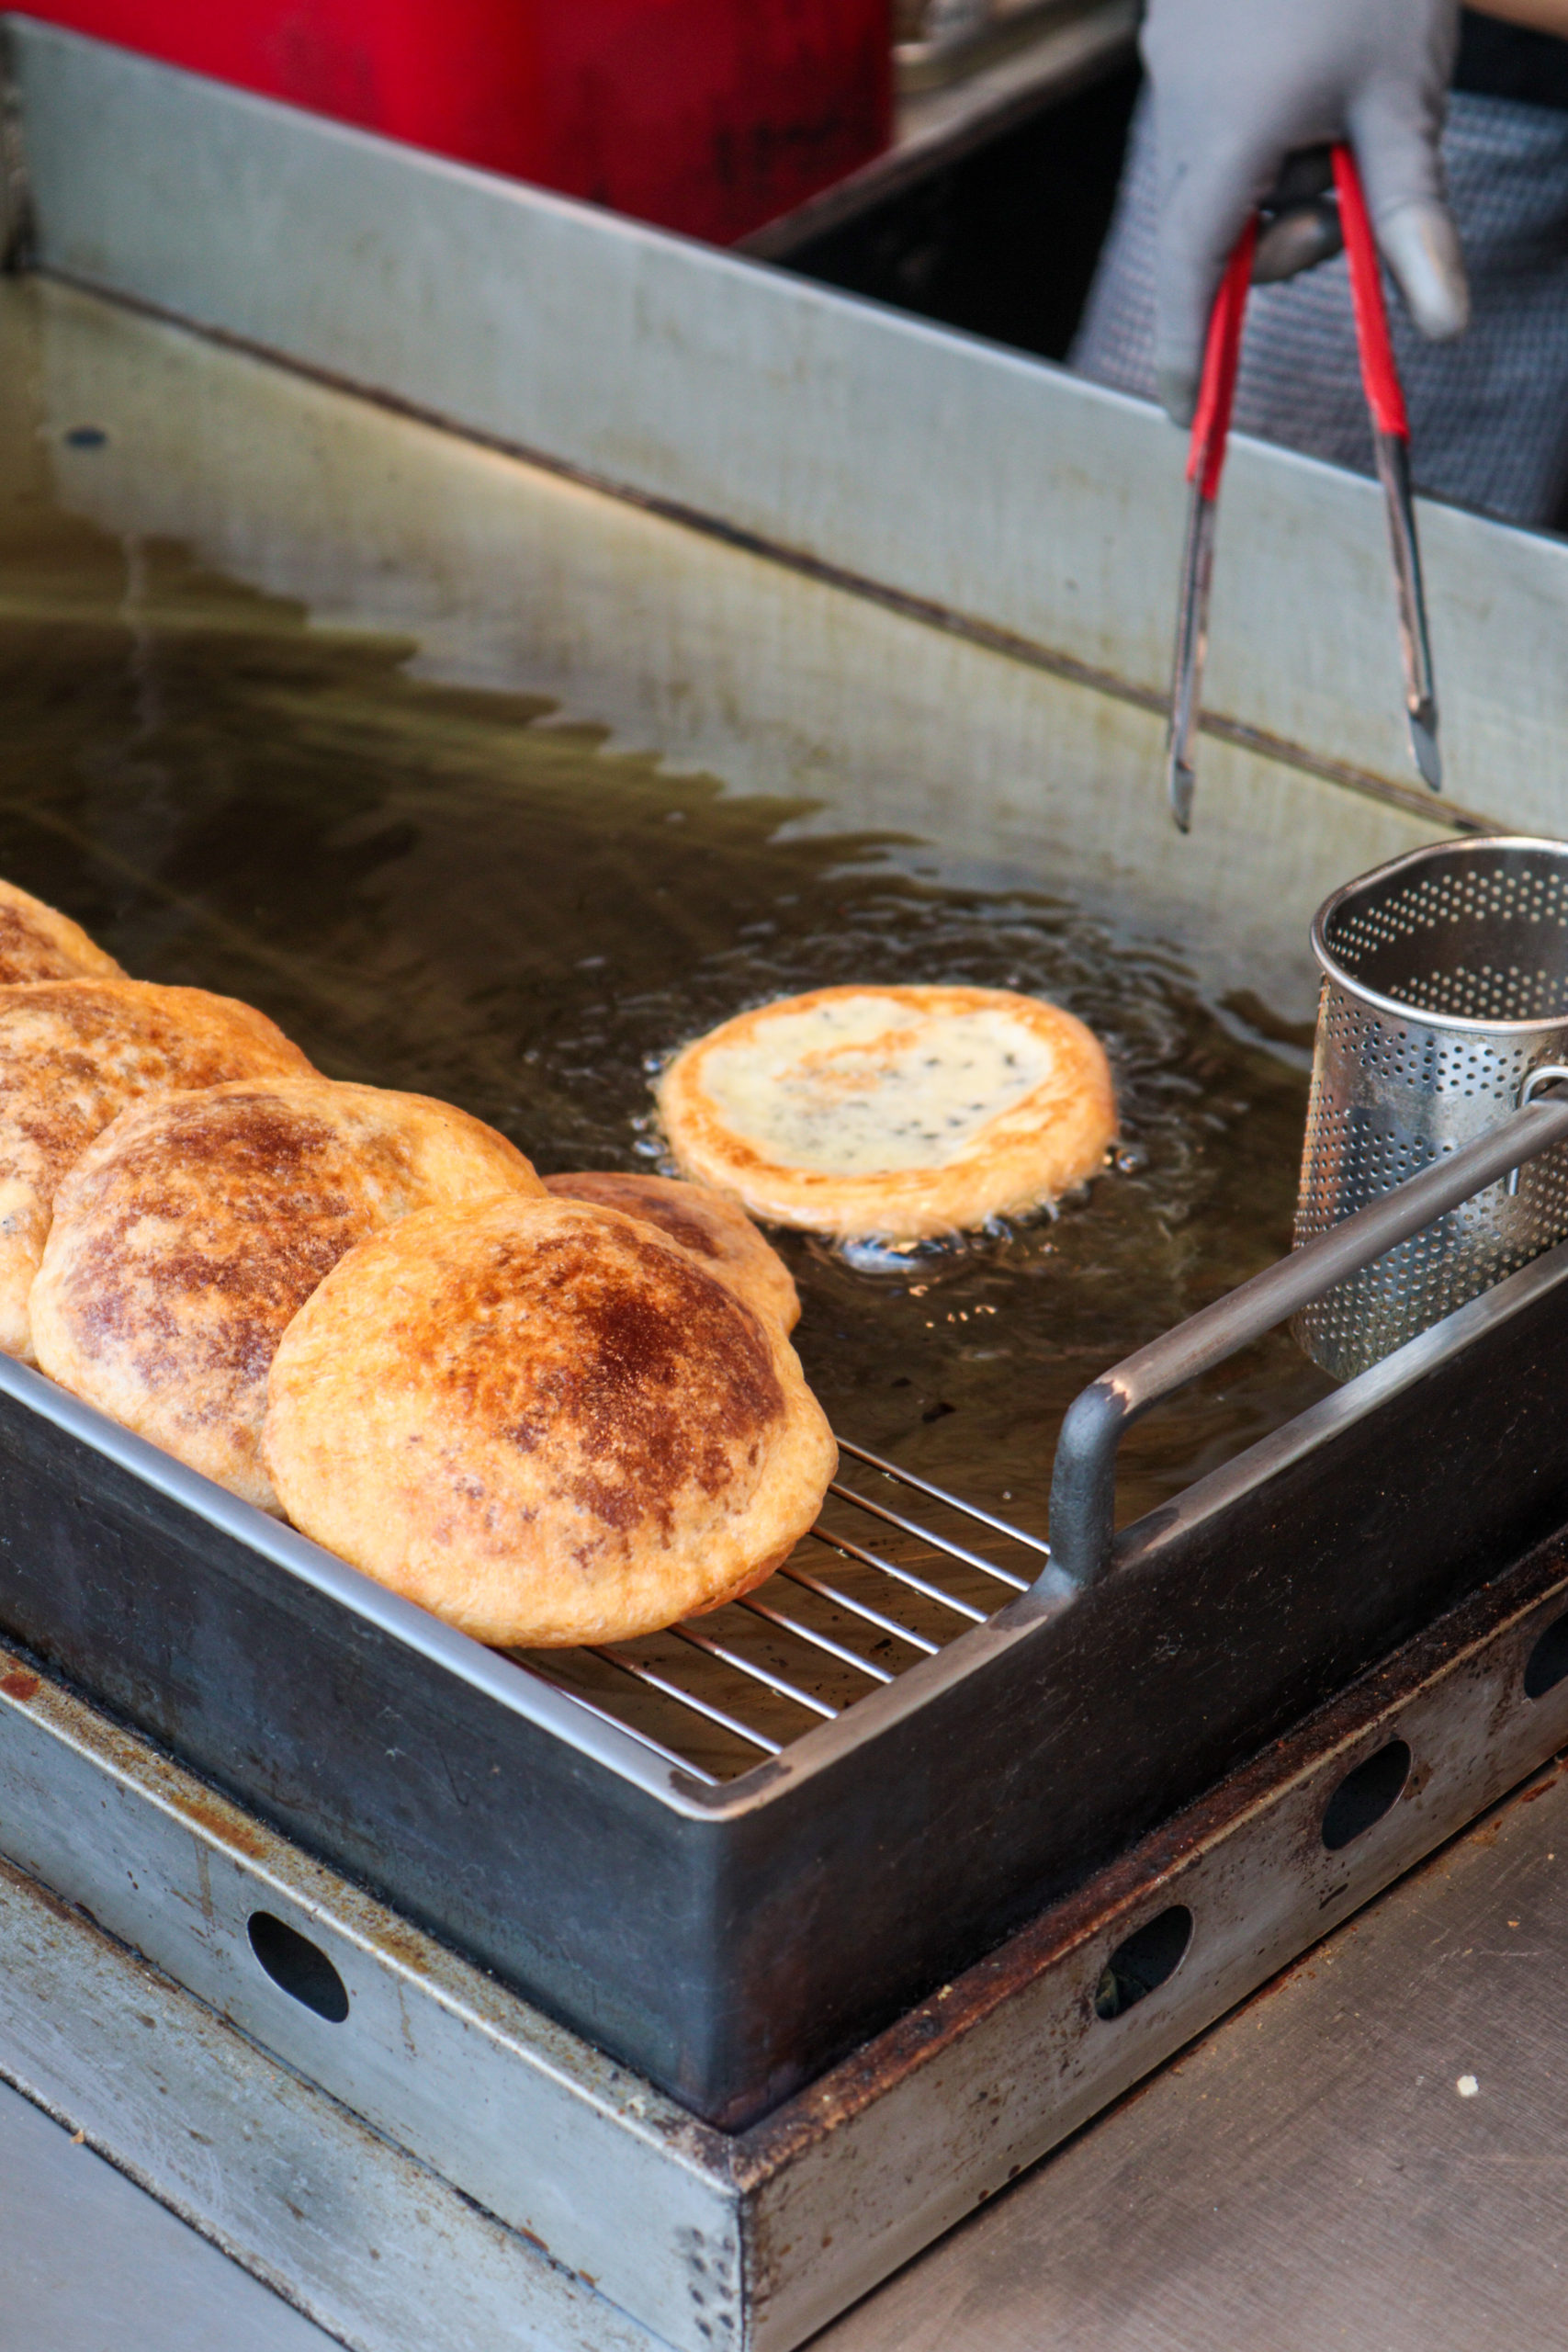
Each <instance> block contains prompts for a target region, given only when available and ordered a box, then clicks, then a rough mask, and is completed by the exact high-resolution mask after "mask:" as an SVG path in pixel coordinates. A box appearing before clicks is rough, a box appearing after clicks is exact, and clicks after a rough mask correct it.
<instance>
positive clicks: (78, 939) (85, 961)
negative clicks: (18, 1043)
mask: <svg viewBox="0 0 1568 2352" xmlns="http://www.w3.org/2000/svg"><path fill="white" fill-rule="evenodd" d="M112 978H124V975H123V973H121V971H120V967H119V966H118V964H117V963H116V962H115V960H114V957H113V956H106V955H105V953H104V951H103V949H102V948H101V947H100V946H99V945H98V944H97V943H96V940H92V939H89V938H88V936H87V934H86V933H85V931H84V930H83V929H82V926H81V924H80V923H74V922H72V920H71V918H70V916H69V915H62V913H61V911H60V910H59V908H58V907H51V906H46V905H45V904H44V901H43V900H42V899H35V898H34V897H33V895H32V893H31V892H30V891H28V890H19V889H18V888H17V886H16V884H15V883H14V882H0V988H15V987H17V985H18V984H21V983H25V982H27V981H28V980H91V979H112Z"/></svg>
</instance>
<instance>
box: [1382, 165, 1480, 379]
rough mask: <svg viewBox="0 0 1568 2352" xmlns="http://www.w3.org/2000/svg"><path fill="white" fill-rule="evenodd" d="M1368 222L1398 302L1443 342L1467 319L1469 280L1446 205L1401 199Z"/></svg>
mask: <svg viewBox="0 0 1568 2352" xmlns="http://www.w3.org/2000/svg"><path fill="white" fill-rule="evenodd" d="M1372 225H1373V227H1374V229H1375V230H1376V232H1377V240H1378V244H1379V247H1380V249H1381V250H1382V257H1383V259H1384V260H1385V261H1386V262H1387V264H1388V266H1389V267H1390V269H1391V270H1392V271H1393V278H1394V283H1395V285H1396V286H1397V287H1398V288H1399V290H1400V292H1401V293H1402V294H1403V295H1404V306H1405V308H1406V310H1407V311H1409V313H1410V315H1411V317H1412V318H1413V319H1414V320H1415V322H1416V325H1417V326H1418V327H1419V328H1420V330H1421V332H1422V334H1424V335H1428V336H1430V338H1431V340H1432V341H1433V342H1434V343H1447V342H1449V341H1450V339H1451V338H1452V337H1453V336H1454V335H1456V334H1463V333H1464V331H1465V329H1466V327H1467V326H1468V325H1469V324H1470V284H1469V281H1468V279H1467V278H1466V277H1465V274H1464V255H1463V254H1461V251H1460V243H1459V232H1458V231H1457V230H1456V229H1455V227H1454V224H1453V215H1452V214H1451V213H1450V210H1449V209H1448V206H1447V205H1446V204H1442V203H1439V202H1438V201H1436V200H1435V199H1433V198H1417V199H1416V201H1415V202H1414V203H1412V204H1402V205H1401V206H1400V207H1399V208H1398V209H1397V210H1396V211H1393V212H1388V213H1385V214H1384V215H1383V216H1382V219H1381V220H1379V219H1378V218H1377V217H1376V215H1374V216H1373V221H1372Z"/></svg>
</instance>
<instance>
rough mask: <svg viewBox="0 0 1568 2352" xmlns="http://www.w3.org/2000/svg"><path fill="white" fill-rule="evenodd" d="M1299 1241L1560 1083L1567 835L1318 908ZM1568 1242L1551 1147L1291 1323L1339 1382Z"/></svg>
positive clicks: (1413, 855)
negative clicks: (1317, 985) (1318, 984)
mask: <svg viewBox="0 0 1568 2352" xmlns="http://www.w3.org/2000/svg"><path fill="white" fill-rule="evenodd" d="M1312 944H1313V949H1314V954H1315V955H1316V956H1317V959H1318V962H1319V963H1320V964H1321V965H1322V967H1323V976H1324V977H1323V993H1322V997H1321V999H1320V1001H1319V1004H1318V1015H1317V1043H1316V1049H1315V1052H1314V1058H1313V1073H1312V1096H1311V1101H1310V1103H1309V1104H1308V1109H1307V1125H1306V1143H1305V1148H1304V1150H1303V1158H1302V1180H1301V1193H1300V1196H1299V1199H1298V1202H1297V1205H1296V1233H1295V1238H1296V1246H1297V1248H1298V1249H1299V1248H1300V1247H1301V1245H1302V1243H1303V1242H1304V1241H1310V1240H1312V1239H1313V1238H1314V1237H1315V1236H1316V1235H1318V1234H1320V1233H1324V1232H1326V1231H1327V1229H1328V1227H1330V1226H1332V1225H1337V1223H1338V1222H1339V1220H1340V1219H1341V1218H1342V1217H1346V1216H1349V1215H1350V1214H1351V1212H1352V1211H1353V1210H1356V1209H1359V1208H1362V1207H1364V1206H1365V1204H1367V1203H1368V1202H1369V1201H1371V1200H1372V1199H1374V1198H1375V1197H1376V1196H1377V1195H1378V1194H1379V1193H1386V1192H1387V1191H1388V1190H1389V1189H1390V1188H1391V1187H1392V1186H1393V1185H1395V1184H1399V1183H1403V1182H1404V1180H1405V1179H1406V1178H1407V1177H1410V1176H1415V1175H1417V1174H1419V1172H1420V1170H1422V1169H1423V1168H1428V1167H1430V1166H1431V1165H1432V1164H1433V1162H1434V1161H1436V1160H1438V1159H1442V1158H1443V1157H1444V1156H1445V1155H1446V1154H1448V1153H1450V1152H1453V1151H1457V1150H1458V1149H1459V1148H1461V1146H1462V1145H1464V1144H1467V1143H1472V1142H1474V1141H1475V1140H1476V1139H1477V1138H1478V1137H1479V1136H1483V1135H1484V1134H1485V1133H1486V1132H1487V1130H1488V1129H1489V1128H1492V1127H1495V1126H1496V1125H1498V1124H1499V1123H1500V1122H1501V1121H1502V1120H1503V1119H1505V1118H1506V1117H1507V1115H1508V1114H1509V1113H1510V1112H1513V1111H1516V1110H1517V1109H1518V1108H1519V1107H1520V1105H1521V1103H1525V1102H1527V1101H1529V1099H1530V1096H1531V1094H1532V1092H1533V1091H1535V1090H1536V1089H1537V1088H1539V1087H1540V1086H1542V1085H1544V1084H1546V1083H1547V1082H1548V1081H1549V1080H1551V1079H1559V1078H1562V1077H1564V1076H1568V1068H1565V1067H1564V1066H1565V1065H1568V842H1554V841H1533V840H1530V839H1529V838H1526V837H1514V836H1500V835H1494V836H1487V837H1483V838H1481V839H1477V840H1473V841H1462V842H1436V843H1434V844H1433V845H1432V846H1431V847H1430V848H1427V849H1418V850H1412V851H1411V852H1410V854H1408V855H1407V856H1405V857H1399V858H1395V859H1393V862H1392V863H1391V864H1390V865H1380V866H1379V867H1377V869H1376V870H1375V871H1374V872H1373V873H1371V874H1364V875H1362V876H1360V878H1359V880H1358V881H1355V882H1349V883H1347V884H1346V886H1345V888H1343V889H1342V890H1337V891H1336V892H1335V894H1334V896H1333V898H1331V899H1328V900H1327V901H1326V902H1325V904H1324V906H1322V907H1321V908H1320V909H1319V910H1318V913H1317V916H1316V919H1315V920H1314V923H1313V927H1312ZM1564 1238H1568V1146H1559V1147H1558V1148H1555V1149H1553V1150H1551V1151H1548V1152H1546V1153H1543V1154H1542V1155H1541V1157H1540V1159H1534V1160H1532V1161H1530V1162H1529V1164H1528V1165H1527V1166H1526V1167H1525V1168H1523V1169H1522V1170H1519V1171H1518V1173H1517V1180H1515V1184H1514V1189H1510V1186H1509V1185H1508V1184H1507V1183H1496V1184H1493V1185H1491V1186H1490V1187H1489V1188H1488V1189H1487V1190H1486V1191H1485V1192H1483V1193H1477V1194H1476V1195H1475V1196H1474V1198H1473V1199H1472V1200H1469V1201H1466V1202H1465V1203H1463V1204H1462V1205H1461V1207H1459V1208H1457V1209H1454V1210H1451V1211H1450V1213H1449V1214H1448V1215H1447V1216H1441V1217H1438V1219H1437V1220H1436V1222H1435V1223H1433V1224H1431V1225H1429V1226H1427V1227H1425V1229H1424V1230H1423V1231H1422V1232H1420V1233H1417V1234H1416V1236H1415V1237H1414V1238H1413V1239H1411V1240H1409V1241H1405V1242H1402V1243H1401V1244H1400V1246H1399V1247H1398V1248H1397V1249H1395V1250H1389V1251H1388V1252H1387V1253H1386V1255H1385V1256H1383V1257H1382V1258H1379V1259H1377V1260H1376V1261H1374V1263H1373V1264H1371V1266H1369V1267H1368V1268H1367V1269H1366V1270H1365V1272H1361V1273H1359V1274H1355V1275H1352V1276H1351V1277H1350V1278H1349V1279H1348V1281H1346V1282H1342V1283H1338V1284H1337V1285H1336V1287H1335V1288H1334V1289H1332V1290H1330V1291H1328V1292H1326V1293H1325V1295H1324V1296H1323V1297H1322V1298H1320V1299H1317V1300H1315V1301H1314V1303H1313V1304H1312V1305H1311V1306H1308V1307H1306V1308H1304V1309H1303V1312H1302V1313H1301V1314H1300V1315H1299V1316H1298V1317H1296V1319H1295V1321H1294V1322H1293V1323H1292V1327H1291V1328H1292V1330H1293V1331H1294V1333H1295V1336H1296V1338H1297V1339H1298V1340H1299V1341H1300V1342H1301V1344H1302V1346H1303V1348H1304V1349H1305V1350H1306V1352H1307V1353H1308V1355H1310V1356H1311V1357H1313V1359H1314V1361H1315V1362H1316V1363H1320V1364H1321V1365H1322V1366H1323V1368H1324V1370H1325V1372H1329V1373H1332V1374H1334V1375H1335V1376H1336V1377H1337V1378H1338V1379H1342V1380H1343V1379H1348V1377H1349V1376H1350V1375H1351V1374H1353V1373H1358V1372H1364V1371H1365V1370H1366V1369H1367V1367H1368V1365H1369V1364H1373V1363H1378V1362H1380V1361H1381V1359H1382V1357H1384V1356H1386V1355H1388V1354H1390V1353H1392V1351H1393V1350H1394V1349H1395V1348H1397V1347H1400V1346H1402V1345H1403V1344H1404V1341H1405V1340H1410V1339H1414V1338H1415V1336H1416V1333H1417V1332H1418V1331H1424V1330H1426V1329H1427V1328H1428V1327H1429V1326H1430V1325H1431V1324H1433V1323H1437V1322H1440V1321H1441V1319H1442V1317H1444V1316H1445V1315H1450V1314H1451V1313H1452V1312H1453V1310H1454V1308H1455V1307H1457V1306H1463V1305H1464V1303H1465V1301H1466V1300H1467V1299H1471V1298H1474V1297H1476V1296H1478V1295H1479V1294H1480V1293H1481V1292H1482V1291H1484V1290H1488V1289H1490V1288H1491V1286H1492V1284H1493V1283H1496V1282H1500V1281H1501V1280H1502V1278H1503V1277H1504V1275H1506V1274H1510V1273H1513V1272H1516V1271H1517V1269H1518V1268H1519V1267H1520V1266H1523V1265H1525V1264H1526V1263H1528V1261H1529V1260H1530V1259H1531V1258H1534V1257H1537V1256H1539V1255H1540V1251H1541V1250H1547V1249H1550V1248H1551V1245H1552V1244H1553V1243H1554V1242H1557V1241H1561V1240H1562V1239H1564Z"/></svg>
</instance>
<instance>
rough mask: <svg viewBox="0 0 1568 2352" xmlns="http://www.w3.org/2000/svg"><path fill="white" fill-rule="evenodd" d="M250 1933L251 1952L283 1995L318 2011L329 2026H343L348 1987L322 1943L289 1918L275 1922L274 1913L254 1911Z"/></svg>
mask: <svg viewBox="0 0 1568 2352" xmlns="http://www.w3.org/2000/svg"><path fill="white" fill-rule="evenodd" d="M246 1932H247V1934H248V1935H249V1937H250V1939H251V1950H252V1951H254V1954H255V1956H256V1958H257V1959H258V1960H259V1961H260V1962H261V1964H262V1966H263V1967H264V1968H265V1971H266V1973H267V1974H268V1975H269V1976H270V1977H271V1979H272V1981H273V1983H274V1984H275V1985H276V1986H277V1987H278V1989H279V1991H280V1992H284V1993H287V1994H288V1997H289V1999H290V2000H291V2001H299V2002H302V2003H303V2005H304V2007H306V2008H308V2009H314V2010H315V2012H316V2015H317V2016H318V2017H319V2018H326V2020H327V2023H328V2024H329V2025H341V2024H342V2023H343V2021H344V2018H345V2017H347V2015H348V1988H347V1986H346V1985H344V1981H343V1978H342V1977H341V1976H340V1975H339V1974H338V1973H337V1970H336V1969H335V1968H334V1967H333V1964H332V1962H331V1961H330V1960H329V1959H328V1958H327V1956H326V1953H325V1952H324V1951H322V1950H321V1946H320V1944H313V1943H312V1942H311V1941H310V1937H309V1936H302V1935H301V1934H300V1933H299V1928H291V1927H290V1926H289V1925H288V1920H287V1919H275V1918H274V1917H273V1916H272V1913H271V1912H270V1911H253V1912H252V1913H251V1916H250V1919H249V1922H248V1924H247V1928H246Z"/></svg>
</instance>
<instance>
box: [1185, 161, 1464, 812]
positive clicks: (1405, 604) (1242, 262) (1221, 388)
mask: <svg viewBox="0 0 1568 2352" xmlns="http://www.w3.org/2000/svg"><path fill="white" fill-rule="evenodd" d="M1333 159H1334V185H1335V189H1336V191H1337V195H1338V198H1339V221H1340V228H1341V232H1342V233H1343V236H1344V240H1345V251H1346V255H1347V258H1348V262H1349V267H1350V300H1351V307H1352V309H1353V310H1354V311H1355V317H1356V345H1357V350H1358V352H1359V356H1360V363H1361V382H1362V385H1363V387H1364V389H1365V391H1366V395H1367V406H1368V408H1369V409H1370V410H1371V423H1372V445H1373V447H1374V449H1375V451H1376V455H1377V469H1378V479H1379V481H1381V482H1382V487H1383V496H1384V498H1385V500H1386V501H1387V505H1388V533H1389V543H1390V547H1391V548H1392V551H1393V577H1394V590H1395V594H1396V596H1397V599H1398V606H1399V642H1400V650H1401V653H1402V654H1403V656H1404V707H1405V713H1406V716H1407V718H1408V719H1409V724H1410V750H1411V753H1412V756H1413V757H1414V759H1415V762H1416V766H1417V768H1418V769H1419V770H1420V772H1421V774H1422V775H1423V776H1424V777H1425V778H1426V781H1427V784H1429V785H1430V786H1431V787H1432V790H1433V791H1434V792H1440V791H1441V790H1442V788H1443V769H1442V762H1441V760H1440V759H1439V757H1438V706H1437V699H1436V696H1435V695H1434V693H1433V690H1432V654H1431V648H1430V646H1429V644H1428V642H1427V605H1426V599H1425V596H1424V595H1423V594H1422V588H1421V556H1420V550H1419V548H1417V546H1416V514H1415V509H1414V507H1413V505H1412V503H1411V497H1410V424H1409V420H1408V418H1407V417H1406V415H1405V412H1404V392H1403V391H1402V390H1401V389H1400V383H1399V373H1398V370H1397V369H1396V368H1395V366H1394V362H1393V344H1392V343H1391V341H1390V339H1389V332H1388V312H1387V310H1386V309H1385V307H1384V304H1383V292H1382V271H1381V268H1380V266H1379V263H1378V254H1377V247H1376V244H1375V243H1373V239H1372V228H1371V220H1369V219H1368V217H1367V199H1366V197H1365V195H1364V194H1363V192H1362V188H1361V175H1360V174H1359V172H1358V170H1357V169H1356V162H1355V158H1354V156H1353V155H1352V154H1351V153H1350V150H1349V148H1348V147H1347V146H1343V145H1340V146H1337V147H1336V148H1335V149H1334V151H1333ZM1257 244H1258V215H1257V214H1256V213H1254V214H1253V215H1252V218H1251V219H1250V220H1248V222H1247V226H1246V228H1245V229H1244V230H1243V231H1242V232H1241V236H1240V238H1239V239H1238V241H1237V243H1236V248H1235V252H1234V253H1233V254H1232V255H1231V257H1230V261H1229V264H1228V265H1227V266H1226V269H1225V274H1224V278H1223V279H1222V280H1221V284H1220V290H1219V293H1218V295H1217V296H1216V298H1215V300H1214V307H1213V311H1212V312H1211V314H1210V318H1209V336H1208V342H1207V344H1206V345H1205V346H1204V351H1203V376H1202V382H1201V387H1200V390H1199V394H1198V410H1197V414H1196V415H1195V416H1194V417H1193V420H1192V441H1191V446H1190V449H1189V452H1188V458H1187V479H1188V481H1190V483H1191V485H1192V501H1191V504H1190V508H1189V510H1188V518H1187V546H1186V551H1185V554H1184V555H1183V558H1182V569H1181V604H1180V607H1179V613H1178V616H1177V624H1176V665H1175V670H1174V673H1173V675H1172V679H1171V688H1170V730H1169V733H1168V737H1167V741H1166V788H1167V790H1168V792H1169V795H1170V808H1171V814H1172V815H1173V816H1174V818H1175V819H1176V821H1177V824H1178V825H1179V827H1180V829H1181V831H1183V832H1184V833H1185V832H1186V831H1189V829H1190V826H1191V823H1192V790H1193V786H1194V784H1195V782H1196V777H1195V776H1194V774H1193V768H1192V750H1193V738H1194V736H1195V735H1196V733H1197V729H1198V709H1199V700H1200V697H1201V694H1202V688H1203V657H1204V654H1205V652H1206V651H1207V649H1208V637H1209V586H1210V582H1211V580H1212V579H1213V569H1214V516H1215V512H1216V508H1217V504H1218V501H1219V494H1220V476H1221V474H1222V472H1223V471H1224V462H1225V446H1226V442H1227V440H1228V438H1229V435H1230V422H1231V409H1232V406H1233V404H1234V402H1235V379H1236V369H1237V367H1238V366H1239V364H1240V359H1241V333H1242V326H1243V323H1244V322H1245V319H1246V313H1247V288H1248V286H1249V285H1250V284H1251V282H1252V269H1253V259H1254V254H1255V252H1256V249H1257Z"/></svg>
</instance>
